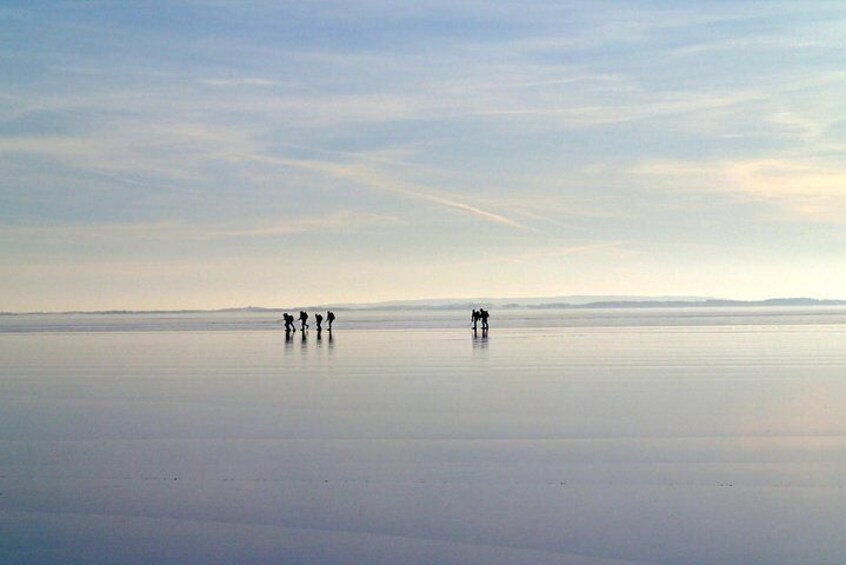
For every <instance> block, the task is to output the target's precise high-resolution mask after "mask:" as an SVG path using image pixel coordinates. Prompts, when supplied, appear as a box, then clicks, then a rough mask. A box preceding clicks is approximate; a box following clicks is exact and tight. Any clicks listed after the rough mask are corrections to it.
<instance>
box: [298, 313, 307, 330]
mask: <svg viewBox="0 0 846 565" xmlns="http://www.w3.org/2000/svg"><path fill="white" fill-rule="evenodd" d="M307 322H308V314H306V313H305V312H303V311H302V310H300V330H302V331H306V328H308V323H307Z"/></svg>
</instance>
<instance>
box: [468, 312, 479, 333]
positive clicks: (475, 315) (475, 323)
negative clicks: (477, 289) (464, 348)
mask: <svg viewBox="0 0 846 565" xmlns="http://www.w3.org/2000/svg"><path fill="white" fill-rule="evenodd" d="M470 319H471V320H473V331H474V332H475V331H476V326H478V325H479V311H478V310H473V315H472V316H471V317H470Z"/></svg>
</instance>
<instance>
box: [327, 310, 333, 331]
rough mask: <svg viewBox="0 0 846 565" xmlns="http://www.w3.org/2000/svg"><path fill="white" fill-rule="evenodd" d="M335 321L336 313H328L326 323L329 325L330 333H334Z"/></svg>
mask: <svg viewBox="0 0 846 565" xmlns="http://www.w3.org/2000/svg"><path fill="white" fill-rule="evenodd" d="M334 321H335V313H334V312H332V311H331V310H330V311H328V312H326V323H328V324H329V331H330V332H331V331H332V322H334Z"/></svg>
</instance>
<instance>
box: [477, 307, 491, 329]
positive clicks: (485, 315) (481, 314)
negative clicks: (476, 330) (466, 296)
mask: <svg viewBox="0 0 846 565" xmlns="http://www.w3.org/2000/svg"><path fill="white" fill-rule="evenodd" d="M479 317H480V318H481V319H482V332H486V331H488V318H489V317H490V313H489V312H488V311H487V310H485V309H484V308H480V309H479Z"/></svg>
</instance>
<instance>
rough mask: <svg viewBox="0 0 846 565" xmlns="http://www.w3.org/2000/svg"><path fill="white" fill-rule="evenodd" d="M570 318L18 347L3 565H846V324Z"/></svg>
mask: <svg viewBox="0 0 846 565" xmlns="http://www.w3.org/2000/svg"><path fill="white" fill-rule="evenodd" d="M791 312H792V313H791ZM553 314H554V313H550V312H538V313H531V312H529V313H526V312H523V313H512V314H508V315H505V314H503V315H498V313H496V312H494V317H493V318H492V324H493V326H494V327H493V329H492V330H491V332H490V335H489V336H488V337H487V338H486V339H485V338H482V337H481V336H478V337H475V338H474V337H473V336H472V334H471V333H470V331H469V329H468V328H467V320H464V319H462V320H460V321H459V322H460V323H456V324H452V323H451V322H449V320H448V319H441V318H437V317H432V315H430V314H415V315H411V314H410V315H408V316H406V317H401V315H399V314H390V315H388V314H384V313H383V314H380V316H382V318H379V319H369V321H364V322H363V321H362V320H361V319H357V320H356V321H355V323H351V324H350V326H351V327H346V328H344V327H343V324H342V322H343V321H344V319H343V318H342V317H339V328H338V329H337V330H336V331H335V332H334V335H333V336H332V338H331V339H330V338H329V336H328V333H327V332H323V334H322V336H321V337H320V339H318V338H317V334H316V333H315V332H313V331H312V332H310V333H309V334H308V336H307V338H306V339H303V338H302V335H301V334H300V333H297V334H295V335H294V337H293V339H292V340H289V341H286V340H285V337H284V335H282V334H281V333H280V332H279V331H263V330H261V329H260V328H259V327H257V326H256V324H255V323H254V322H255V320H252V321H249V320H248V321H247V322H246V324H247V327H246V328H244V329H240V330H232V329H229V330H222V329H220V328H211V329H215V330H219V331H197V329H196V328H193V327H188V326H186V325H185V320H180V319H176V320H173V321H172V322H170V323H171V324H172V325H171V326H168V325H167V324H168V322H162V321H158V322H157V324H158V325H157V326H156V327H155V328H152V330H154V331H138V327H137V326H132V324H133V323H137V321H136V322H133V321H132V320H130V321H128V322H127V324H130V327H124V326H121V325H120V324H117V327H116V328H112V329H106V330H103V329H102V326H103V325H108V324H116V322H115V321H114V319H111V320H106V321H102V320H101V321H97V320H94V322H95V325H98V328H99V329H98V331H78V330H79V329H80V328H79V327H75V328H74V327H71V328H67V327H66V328H64V329H62V330H57V329H56V325H55V323H53V322H54V321H53V322H51V321H50V320H47V321H45V322H44V323H45V325H46V326H45V327H48V330H49V331H46V332H41V331H39V330H38V328H37V327H31V328H29V329H26V330H25V331H22V330H20V328H18V329H17V330H15V331H7V332H6V333H3V334H2V335H0V562H2V563H4V564H5V563H33V564H34V563H38V564H50V563H74V562H76V563H103V564H105V563H152V562H179V563H203V564H206V563H233V562H239V563H268V562H279V563H456V564H457V563H514V564H518V563H519V564H523V563H621V562H622V563H634V562H637V563H640V562H648V563H842V560H843V556H844V555H846V519H844V516H846V490H844V484H846V473H844V471H846V411H844V410H843V406H846V325H844V324H843V321H844V320H843V315H842V312H841V313H840V314H837V313H836V312H835V313H834V314H829V315H827V316H823V317H819V312H818V311H816V310H810V311H805V310H801V309H795V310H792V311H787V313H782V314H780V315H779V316H777V317H772V316H767V315H764V316H761V315H758V314H756V313H753V314H751V315H750V314H749V313H744V312H739V313H738V312H735V313H734V314H733V316H734V321H735V322H736V323H729V321H730V320H728V319H727V318H726V316H725V312H724V313H723V314H719V316H718V317H719V320H720V321H719V323H712V322H713V320H711V322H709V321H708V320H707V319H704V320H703V312H701V311H700V312H698V313H696V315H692V314H691V313H690V312H689V311H687V310H679V311H672V310H663V311H662V312H661V314H660V316H658V314H657V313H655V312H650V313H646V314H644V315H643V318H642V319H641V318H638V316H636V315H634V314H633V313H632V312H630V311H625V312H622V311H621V312H616V313H615V312H611V311H604V312H597V313H593V314H592V313H590V312H579V313H577V314H578V316H579V321H578V323H574V322H573V320H572V319H565V317H566V315H571V314H566V313H565V314H562V316H561V317H560V318H559V322H558V323H555V320H556V319H555V317H554V315H553ZM838 315H839V316H840V317H839V318H838ZM391 316H394V318H391ZM415 316H418V318H415ZM509 316H511V318H509ZM533 316H535V318H533ZM591 316H593V318H591ZM388 318H390V319H388ZM419 318H422V321H421V320H420V319H419ZM623 318H624V319H625V323H618V321H614V322H613V323H611V322H609V320H620V319H623ZM706 318H707V317H706ZM659 319H660V320H663V321H664V322H663V323H657V322H656V320H659ZM433 320H440V321H439V322H437V323H436V321H433ZM508 320H511V322H510V323H509V322H508ZM533 320H534V322H533ZM591 320H593V322H594V323H591ZM815 320H816V321H815ZM212 321H213V320H212ZM348 321H349V320H348ZM496 321H500V326H497V325H496ZM90 322H91V321H90V320H89V323H90ZM100 322H102V323H100ZM209 322H210V321H209V320H205V321H204V323H209ZM2 323H7V324H8V323H9V322H8V321H6V322H4V321H2V320H0V324H2ZM251 324H252V325H251ZM382 325H385V327H388V328H404V329H397V330H392V331H389V330H385V329H379V328H380V327H381V326H382ZM209 329H210V328H205V330H209ZM246 329H249V330H251V331H245V330H246Z"/></svg>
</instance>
